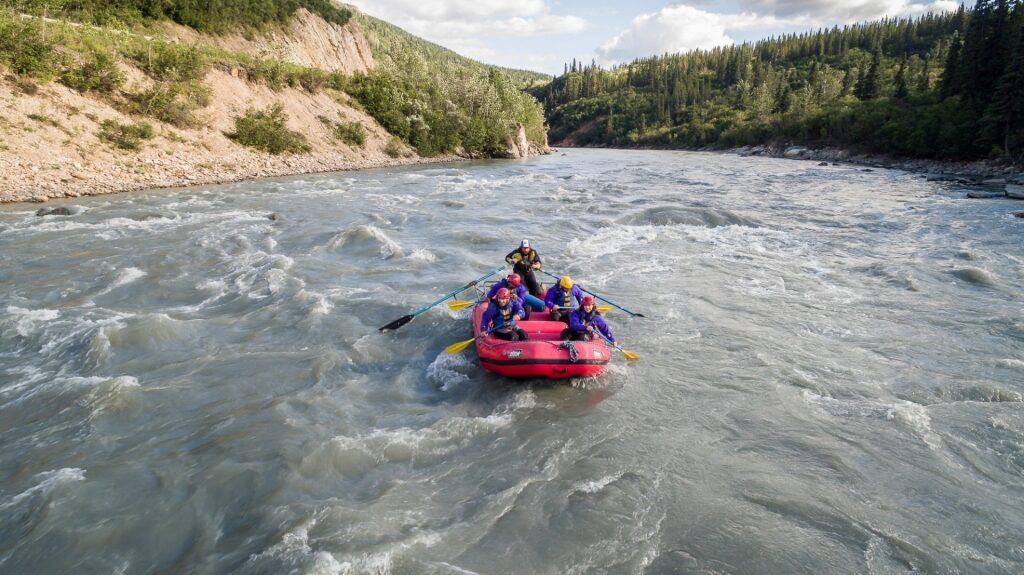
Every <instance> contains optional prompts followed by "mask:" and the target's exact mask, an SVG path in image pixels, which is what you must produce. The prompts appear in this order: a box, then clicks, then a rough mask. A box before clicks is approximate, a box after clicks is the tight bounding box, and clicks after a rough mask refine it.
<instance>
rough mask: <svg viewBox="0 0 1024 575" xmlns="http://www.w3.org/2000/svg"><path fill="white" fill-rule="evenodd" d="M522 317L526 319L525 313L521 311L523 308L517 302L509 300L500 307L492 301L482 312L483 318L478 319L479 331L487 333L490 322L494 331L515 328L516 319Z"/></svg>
mask: <svg viewBox="0 0 1024 575" xmlns="http://www.w3.org/2000/svg"><path fill="white" fill-rule="evenodd" d="M523 317H526V312H524V311H523V306H522V305H521V304H520V303H519V302H518V301H516V300H514V299H512V298H509V300H508V305H506V306H505V307H501V306H499V305H498V302H496V301H493V300H492V301H491V303H490V305H488V306H487V310H486V311H484V316H483V317H482V318H481V319H480V331H487V329H488V326H490V324H491V321H494V329H501V328H503V327H515V326H516V319H517V318H523Z"/></svg>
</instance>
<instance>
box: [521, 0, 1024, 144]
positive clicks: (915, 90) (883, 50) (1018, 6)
mask: <svg viewBox="0 0 1024 575" xmlns="http://www.w3.org/2000/svg"><path fill="white" fill-rule="evenodd" d="M533 93H534V94H535V95H536V96H537V97H538V98H539V99H540V100H541V101H542V102H544V104H545V107H546V109H547V118H548V122H549V124H550V135H551V138H552V141H554V142H556V143H559V142H566V143H572V144H576V145H584V146H586V145H594V146H653V147H676V148H701V147H720V148H721V147H731V146H740V145H754V144H764V143H768V142H773V141H781V142H787V143H794V144H796V143H800V144H806V145H816V146H824V145H832V146H840V147H845V148H848V149H851V150H854V151H859V152H872V153H888V154H894V155H901V156H910V157H924V158H937V159H979V158H999V159H1003V160H1009V161H1015V162H1020V161H1022V159H1024V157H1022V156H1024V2H1022V1H1021V0H978V2H977V5H976V6H975V7H974V8H973V9H972V10H965V9H963V8H961V9H960V10H959V11H957V12H955V13H946V14H941V15H934V14H929V15H926V16H923V17H920V18H917V19H913V20H907V19H887V20H882V21H878V22H870V23H864V24H858V25H852V26H845V27H843V28H838V27H836V28H833V29H830V30H819V31H816V32H808V33H804V34H799V35H789V36H783V37H781V38H772V39H768V40H763V41H759V42H756V43H746V44H742V45H736V46H728V47H721V48H715V49H713V50H697V51H693V52H689V53H686V54H677V55H664V56H654V57H650V58H643V59H638V60H636V61H633V62H631V63H629V64H625V65H621V66H617V67H614V68H612V69H607V70H606V69H603V68H601V67H599V66H596V65H594V64H593V63H591V64H589V65H583V64H581V63H577V62H575V61H574V62H573V63H572V64H567V65H566V70H565V73H564V74H562V75H561V76H559V77H557V78H555V79H554V80H553V81H552V82H551V83H550V84H549V85H547V86H544V87H542V88H535V89H534V90H533Z"/></svg>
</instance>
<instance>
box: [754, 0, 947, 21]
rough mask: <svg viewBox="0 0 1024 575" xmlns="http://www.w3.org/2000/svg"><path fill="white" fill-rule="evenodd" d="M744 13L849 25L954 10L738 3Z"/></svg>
mask: <svg viewBox="0 0 1024 575" xmlns="http://www.w3.org/2000/svg"><path fill="white" fill-rule="evenodd" d="M739 5H740V7H741V8H743V9H744V10H746V11H749V12H753V13H756V14H760V15H766V16H780V17H783V18H789V17H804V18H808V19H812V20H815V21H818V22H820V23H840V24H843V23H850V22H859V21H862V20H875V19H878V18H882V17H884V16H890V17H892V16H915V15H919V14H925V13H927V12H935V13H939V12H943V11H953V10H956V9H957V7H958V6H959V5H960V3H959V2H956V1H953V0H935V1H933V2H931V3H924V2H912V1H911V0H845V1H843V2H836V1H835V0H739Z"/></svg>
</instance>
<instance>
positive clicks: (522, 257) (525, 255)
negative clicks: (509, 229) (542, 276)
mask: <svg viewBox="0 0 1024 575" xmlns="http://www.w3.org/2000/svg"><path fill="white" fill-rule="evenodd" d="M505 263H508V264H512V271H514V272H516V273H517V274H519V275H520V276H522V278H523V281H525V282H526V287H527V289H529V290H530V295H532V296H533V297H537V298H539V297H541V291H540V283H539V282H538V281H537V277H536V276H535V275H534V273H533V272H534V270H540V269H541V261H540V255H539V254H538V253H537V250H535V249H533V248H531V247H530V240H525V239H524V240H523V241H521V242H519V247H518V248H516V249H514V250H512V251H511V252H509V253H508V255H507V256H505Z"/></svg>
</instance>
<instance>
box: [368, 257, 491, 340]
mask: <svg viewBox="0 0 1024 575" xmlns="http://www.w3.org/2000/svg"><path fill="white" fill-rule="evenodd" d="M503 269H505V266H501V267H500V268H498V269H496V270H493V271H490V272H487V273H486V274H485V275H482V276H480V277H478V278H477V279H475V280H473V281H471V282H469V283H468V284H466V285H464V286H462V287H460V288H459V289H457V290H454V291H451V292H449V293H447V294H445V296H444V297H442V298H441V299H439V300H437V301H435V302H434V303H432V304H430V305H428V306H424V307H421V308H420V309H418V310H416V311H414V312H412V313H410V314H408V315H403V316H402V317H400V318H398V319H396V320H395V321H393V322H391V323H389V324H387V325H385V326H384V327H381V328H378V331H380V332H381V333H384V332H386V331H391V330H395V329H398V328H400V327H402V326H403V325H405V324H407V323H409V322H410V321H412V319H413V318H414V317H416V316H418V315H420V314H421V313H423V312H425V311H427V310H428V309H430V308H432V307H434V306H435V305H437V304H439V303H441V302H443V301H444V300H446V299H448V298H450V297H453V296H455V295H457V294H459V293H460V292H463V291H465V290H468V289H469V288H471V287H473V286H475V285H476V284H477V283H479V282H482V281H484V280H485V279H487V278H489V277H491V276H493V275H494V274H496V273H498V272H500V271H501V270H503Z"/></svg>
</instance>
